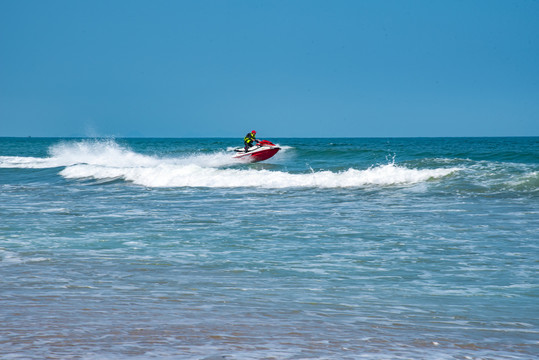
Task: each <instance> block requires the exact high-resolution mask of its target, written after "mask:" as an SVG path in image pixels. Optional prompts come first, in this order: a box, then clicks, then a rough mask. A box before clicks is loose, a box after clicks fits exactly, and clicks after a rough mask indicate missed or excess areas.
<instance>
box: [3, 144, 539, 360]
mask: <svg viewBox="0 0 539 360" xmlns="http://www.w3.org/2000/svg"><path fill="white" fill-rule="evenodd" d="M269 140H271V141H273V142H275V143H278V144H279V145H280V146H282V147H283V149H282V150H281V152H279V153H278V154H277V155H276V156H275V157H273V158H272V159H269V160H267V161H265V162H262V163H256V164H241V163H237V162H235V161H234V160H233V159H232V158H231V155H232V149H233V148H234V147H236V146H239V145H241V142H240V141H238V140H237V139H34V138H27V139H26V138H0V219H1V222H0V274H1V279H2V280H1V282H0V319H1V322H2V326H0V358H2V359H19V358H23V359H43V358H47V357H49V358H54V359H124V358H133V359H147V358H159V359H223V358H224V359H231V360H233V359H533V358H535V356H536V355H537V353H539V305H538V300H539V279H538V277H539V276H538V268H539V243H538V240H539V236H538V234H539V216H538V213H539V138H537V137H532V138H434V139H269Z"/></svg>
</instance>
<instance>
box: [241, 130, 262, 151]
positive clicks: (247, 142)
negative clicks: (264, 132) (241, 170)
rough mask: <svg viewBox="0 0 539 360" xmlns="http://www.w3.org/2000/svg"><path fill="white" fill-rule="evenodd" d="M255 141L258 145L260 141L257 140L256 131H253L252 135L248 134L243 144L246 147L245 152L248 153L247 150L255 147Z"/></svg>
mask: <svg viewBox="0 0 539 360" xmlns="http://www.w3.org/2000/svg"><path fill="white" fill-rule="evenodd" d="M253 141H256V143H257V144H258V143H259V142H260V141H258V139H257V138H256V131H254V130H253V131H251V132H250V133H247V135H245V137H244V138H243V144H244V145H245V152H247V149H249V148H250V147H251V145H253Z"/></svg>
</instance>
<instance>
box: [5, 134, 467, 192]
mask: <svg viewBox="0 0 539 360" xmlns="http://www.w3.org/2000/svg"><path fill="white" fill-rule="evenodd" d="M49 154H50V156H49V157H47V158H35V157H9V156H3V157H0V167H4V168H54V167H63V169H62V170H60V172H59V174H60V175H61V176H63V177H64V178H66V179H96V180H106V179H123V180H125V181H129V182H132V183H134V184H138V185H142V186H146V187H208V188H227V187H261V188H287V187H317V188H346V187H361V186H368V185H381V186H384V185H405V184H416V183H420V182H424V181H428V180H431V179H439V178H442V177H444V176H447V175H449V174H451V173H454V172H456V171H458V170H459V169H458V168H437V169H413V168H412V169H411V168H407V167H403V166H398V165H395V164H394V163H389V164H385V165H378V166H372V167H370V168H368V169H364V170H359V169H354V168H349V169H347V170H344V171H339V172H334V171H310V172H307V173H290V172H286V171H271V170H265V169H262V170H260V169H253V168H251V167H241V168H237V167H234V165H237V164H238V162H237V160H236V159H233V158H232V157H231V154H230V152H228V153H227V152H226V151H219V152H214V153H209V154H200V153H196V154H189V155H184V156H178V157H160V156H154V155H145V154H140V153H137V152H134V151H132V150H131V149H129V148H127V147H123V146H121V145H119V144H118V143H116V142H114V141H112V140H109V141H80V142H75V143H60V144H57V145H54V146H52V147H51V149H50V150H49ZM230 167H233V168H230Z"/></svg>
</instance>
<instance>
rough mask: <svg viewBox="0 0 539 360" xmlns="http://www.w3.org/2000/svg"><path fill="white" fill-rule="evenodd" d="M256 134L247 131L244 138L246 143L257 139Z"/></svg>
mask: <svg viewBox="0 0 539 360" xmlns="http://www.w3.org/2000/svg"><path fill="white" fill-rule="evenodd" d="M255 137H256V135H253V133H247V135H245V137H244V138H243V141H244V142H246V143H252V142H253V141H254V140H255Z"/></svg>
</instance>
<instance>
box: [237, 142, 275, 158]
mask: <svg viewBox="0 0 539 360" xmlns="http://www.w3.org/2000/svg"><path fill="white" fill-rule="evenodd" d="M260 143H261V144H262V146H260V145H256V146H251V147H250V148H249V149H247V152H245V150H244V149H242V148H238V149H236V150H235V151H236V154H235V155H234V156H233V157H234V158H236V159H240V160H242V161H245V162H259V161H264V160H267V159H269V158H270V157H272V156H273V155H275V154H277V152H279V150H281V148H280V147H278V146H276V145H275V144H273V143H271V142H269V141H267V140H262V141H261V142H260Z"/></svg>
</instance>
